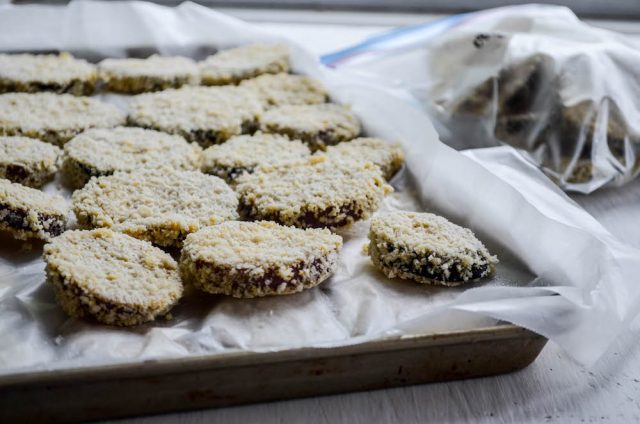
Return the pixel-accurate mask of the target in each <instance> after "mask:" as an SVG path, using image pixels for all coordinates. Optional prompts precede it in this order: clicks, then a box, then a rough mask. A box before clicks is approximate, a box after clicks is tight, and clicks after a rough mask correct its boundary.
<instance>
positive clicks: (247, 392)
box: [0, 324, 547, 423]
mask: <svg viewBox="0 0 640 424" xmlns="http://www.w3.org/2000/svg"><path fill="white" fill-rule="evenodd" d="M546 342H547V340H546V339H545V338H544V337H542V336H540V335H538V334H535V333H533V332H531V331H529V330H526V329H524V328H521V327H517V326H515V325H511V324H505V325H498V326H494V327H486V328H480V329H475V330H470V331H455V332H449V333H440V334H431V335H421V336H411V337H403V338H388V339H382V340H379V341H370V342H365V343H360V344H356V345H350V346H344V347H334V348H300V349H290V350H284V351H278V352H268V353H255V352H240V353H230V354H218V355H207V356H197V357H188V358H179V359H162V360H153V361H146V362H143V363H128V364H119V365H110V366H100V367H85V368H78V369H68V370H56V371H44V372H41V371H38V372H34V373H23V374H14V375H7V376H3V377H0V422H6V423H9V422H18V421H20V422H69V421H83V420H91V419H99V418H102V419H104V418H116V417H124V416H133V415H142V414H158V413H163V412H171V411H184V410H190V409H199V408H211V407H221V406H228V405H238V404H246V403H253V402H264V401H272V400H278V399H291V398H300V397H308V396H317V395H327V394H334V393H343V392H351V391H362V390H372V389H382V388H389V387H396V386H404V385H410V384H421V383H428V382H436V381H447V380H457V379H463V378H472V377H483V376H489V375H496V374H502V373H507V372H512V371H516V370H519V369H522V368H524V367H526V366H527V365H529V364H530V363H532V362H533V361H534V360H535V358H536V357H537V356H538V354H539V353H540V351H541V350H542V348H543V347H544V345H545V344H546Z"/></svg>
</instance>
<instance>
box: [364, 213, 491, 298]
mask: <svg viewBox="0 0 640 424" xmlns="http://www.w3.org/2000/svg"><path fill="white" fill-rule="evenodd" d="M368 252H369V256H370V257H371V261H372V262H373V265H374V266H375V267H376V268H377V269H379V270H380V271H382V273H384V274H385V275H386V276H387V277H389V278H401V279H404V280H413V281H416V282H418V283H422V284H435V285H444V286H457V285H460V284H464V283H468V282H472V281H477V280H479V279H481V278H485V277H490V276H492V275H493V274H494V273H495V266H496V264H497V263H498V259H497V257H495V256H492V255H491V254H490V253H489V251H488V250H487V248H486V247H485V246H484V245H483V244H482V242H480V240H478V239H477V238H476V236H475V235H474V234H473V233H472V232H471V230H469V229H467V228H463V227H460V226H458V225H456V224H453V223H452V222H450V221H448V220H447V219H445V218H443V217H441V216H438V215H434V214H431V213H417V212H393V213H388V214H385V215H380V216H376V217H374V218H373V219H372V220H371V226H370V228H369V247H368Z"/></svg>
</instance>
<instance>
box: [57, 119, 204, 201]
mask: <svg viewBox="0 0 640 424" xmlns="http://www.w3.org/2000/svg"><path fill="white" fill-rule="evenodd" d="M201 155H202V149H201V148H200V147H199V146H198V145H197V144H190V143H187V141H186V140H185V139H184V138H182V137H180V136H178V135H171V134H167V133H163V132H160V131H154V130H146V129H143V128H133V127H115V128H95V129H91V130H88V131H85V132H83V133H82V134H80V135H78V136H76V137H74V138H73V139H72V140H71V141H69V142H68V143H67V144H65V146H64V156H63V165H62V172H63V173H64V174H65V176H66V177H67V180H68V181H69V182H71V183H72V184H73V186H74V187H76V188H81V187H83V186H84V185H85V184H86V183H87V182H88V181H89V180H90V179H91V177H101V176H105V175H111V174H113V173H114V172H116V171H134V170H137V169H142V168H161V167H165V166H167V167H170V168H175V169H182V170H197V169H199V168H200V164H201V160H202V156H201Z"/></svg>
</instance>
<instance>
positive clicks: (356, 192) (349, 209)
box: [236, 156, 392, 228]
mask: <svg viewBox="0 0 640 424" xmlns="http://www.w3.org/2000/svg"><path fill="white" fill-rule="evenodd" d="M390 191H392V188H391V187H390V186H389V185H387V184H386V182H385V180H384V178H383V177H382V173H381V171H380V169H378V168H377V167H376V166H375V165H373V164H371V163H369V162H366V163H362V162H353V163H351V162H347V161H338V162H336V161H330V160H327V158H326V157H325V156H314V157H312V158H309V159H308V160H306V161H303V162H300V163H294V164H288V165H281V166H276V167H263V168H259V169H257V170H256V171H255V172H254V173H253V174H244V175H242V176H241V177H240V178H238V179H237V185H236V192H237V193H238V195H239V197H240V213H241V215H242V216H244V217H245V218H248V219H252V220H266V221H275V222H278V223H280V224H283V225H291V226H294V227H299V228H321V227H328V228H339V227H343V226H346V225H349V224H352V223H353V222H355V221H358V220H361V219H366V218H367V217H368V216H369V215H370V214H371V213H373V212H374V211H375V210H377V209H378V207H379V205H380V202H381V201H382V199H383V197H384V196H385V194H387V193H388V192H390Z"/></svg>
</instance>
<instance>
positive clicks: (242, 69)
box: [200, 43, 289, 85]
mask: <svg viewBox="0 0 640 424" xmlns="http://www.w3.org/2000/svg"><path fill="white" fill-rule="evenodd" d="M288 71H289V49H288V48H287V47H286V46H284V45H280V44H262V43H258V44H249V45H246V46H241V47H236V48H233V49H227V50H221V51H219V52H217V53H216V54H214V55H212V56H209V57H208V58H206V59H205V60H204V61H202V62H201V63H200V77H201V79H202V84H204V85H226V84H237V83H239V82H240V81H242V80H245V79H248V78H254V77H257V76H258V75H262V74H278V73H280V72H288Z"/></svg>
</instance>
